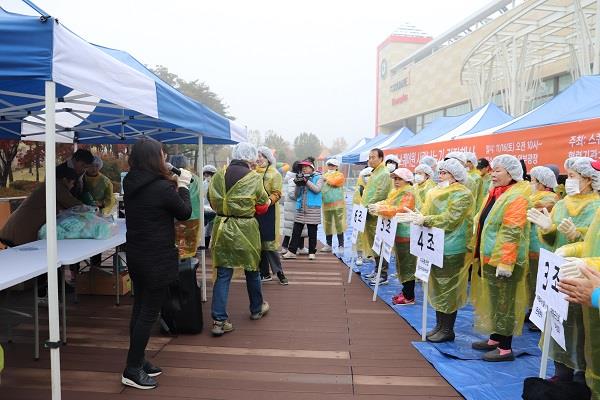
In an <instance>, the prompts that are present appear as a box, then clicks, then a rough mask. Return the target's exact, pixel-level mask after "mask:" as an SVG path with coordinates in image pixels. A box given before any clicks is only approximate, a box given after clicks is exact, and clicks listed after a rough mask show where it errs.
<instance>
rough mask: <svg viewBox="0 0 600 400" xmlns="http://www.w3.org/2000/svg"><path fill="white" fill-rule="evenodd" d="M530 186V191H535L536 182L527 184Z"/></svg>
mask: <svg viewBox="0 0 600 400" xmlns="http://www.w3.org/2000/svg"><path fill="white" fill-rule="evenodd" d="M529 185H530V186H531V193H537V191H538V190H537V184H536V183H530V184H529Z"/></svg>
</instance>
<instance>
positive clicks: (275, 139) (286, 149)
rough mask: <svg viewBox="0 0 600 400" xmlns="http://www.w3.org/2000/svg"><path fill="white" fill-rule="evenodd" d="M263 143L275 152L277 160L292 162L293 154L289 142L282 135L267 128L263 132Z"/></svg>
mask: <svg viewBox="0 0 600 400" xmlns="http://www.w3.org/2000/svg"><path fill="white" fill-rule="evenodd" d="M264 145H265V146H267V147H268V148H270V149H271V150H273V151H274V152H275V158H277V161H281V162H285V163H288V164H290V163H291V162H293V158H294V155H293V153H292V150H291V148H290V144H289V142H288V141H287V140H285V139H284V138H283V136H281V135H279V134H277V133H275V132H273V131H272V130H269V131H267V132H266V133H265V141H264Z"/></svg>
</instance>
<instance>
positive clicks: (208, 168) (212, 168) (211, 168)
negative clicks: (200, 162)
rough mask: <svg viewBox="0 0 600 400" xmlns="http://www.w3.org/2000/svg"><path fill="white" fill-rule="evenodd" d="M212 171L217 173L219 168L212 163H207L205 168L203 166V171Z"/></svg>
mask: <svg viewBox="0 0 600 400" xmlns="http://www.w3.org/2000/svg"><path fill="white" fill-rule="evenodd" d="M207 172H208V173H211V174H216V173H217V168H216V167H215V166H214V165H211V164H206V165H205V166H204V168H202V173H203V174H204V173H207Z"/></svg>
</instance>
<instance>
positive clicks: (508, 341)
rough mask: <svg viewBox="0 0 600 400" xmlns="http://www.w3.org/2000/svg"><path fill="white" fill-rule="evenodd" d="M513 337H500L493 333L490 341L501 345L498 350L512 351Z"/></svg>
mask: <svg viewBox="0 0 600 400" xmlns="http://www.w3.org/2000/svg"><path fill="white" fill-rule="evenodd" d="M512 338H513V337H512V336H504V335H498V334H497V333H492V334H491V335H490V339H492V340H494V341H496V342H500V344H499V345H498V348H499V349H501V350H510V349H512Z"/></svg>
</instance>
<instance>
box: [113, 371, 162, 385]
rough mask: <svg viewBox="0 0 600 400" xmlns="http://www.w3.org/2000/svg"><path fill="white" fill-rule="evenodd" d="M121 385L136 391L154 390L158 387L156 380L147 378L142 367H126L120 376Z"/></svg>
mask: <svg viewBox="0 0 600 400" xmlns="http://www.w3.org/2000/svg"><path fill="white" fill-rule="evenodd" d="M121 383H123V385H127V386H131V387H134V388H136V389H154V388H155V387H156V386H157V385H158V383H156V379H154V378H153V377H151V376H149V375H148V374H147V373H146V371H144V368H143V367H138V368H135V367H126V368H125V371H123V376H121Z"/></svg>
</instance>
